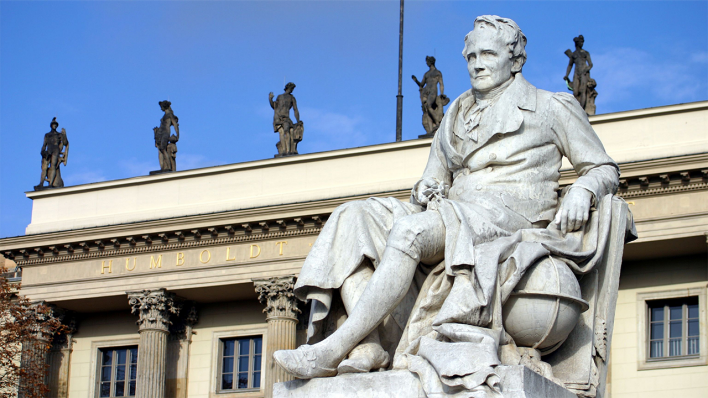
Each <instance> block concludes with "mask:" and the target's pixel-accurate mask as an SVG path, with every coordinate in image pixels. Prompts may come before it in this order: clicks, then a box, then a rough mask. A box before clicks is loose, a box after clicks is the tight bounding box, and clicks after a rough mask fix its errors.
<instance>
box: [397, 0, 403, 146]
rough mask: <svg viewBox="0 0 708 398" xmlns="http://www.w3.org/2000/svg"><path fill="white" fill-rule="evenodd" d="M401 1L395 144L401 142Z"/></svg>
mask: <svg viewBox="0 0 708 398" xmlns="http://www.w3.org/2000/svg"><path fill="white" fill-rule="evenodd" d="M402 85H403V0H401V21H400V25H399V30H398V95H397V96H396V99H397V104H396V142H400V141H402V140H403V133H402V130H403V126H402V125H403V94H402V93H401V88H402Z"/></svg>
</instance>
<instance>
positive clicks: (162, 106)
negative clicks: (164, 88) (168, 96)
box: [159, 101, 172, 111]
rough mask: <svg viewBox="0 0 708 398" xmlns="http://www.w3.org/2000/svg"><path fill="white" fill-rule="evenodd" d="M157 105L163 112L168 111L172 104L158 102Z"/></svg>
mask: <svg viewBox="0 0 708 398" xmlns="http://www.w3.org/2000/svg"><path fill="white" fill-rule="evenodd" d="M159 104H160V109H162V110H163V111H166V110H168V109H170V107H171V106H172V103H171V102H170V101H160V102H159Z"/></svg>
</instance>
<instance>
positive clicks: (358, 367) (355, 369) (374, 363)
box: [337, 344, 390, 374]
mask: <svg viewBox="0 0 708 398" xmlns="http://www.w3.org/2000/svg"><path fill="white" fill-rule="evenodd" d="M389 363H390V356H389V355H388V352H386V351H384V349H383V348H381V346H380V345H378V344H376V345H373V344H371V345H369V344H367V345H360V346H357V347H356V348H354V349H353V350H352V352H351V353H350V354H349V358H348V359H346V360H344V361H342V363H340V364H339V366H337V373H339V374H344V373H366V372H370V371H372V370H380V369H386V368H388V365H389Z"/></svg>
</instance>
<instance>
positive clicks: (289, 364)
mask: <svg viewBox="0 0 708 398" xmlns="http://www.w3.org/2000/svg"><path fill="white" fill-rule="evenodd" d="M273 359H275V362H276V363H277V364H278V365H280V367H281V368H283V369H285V371H286V372H288V373H290V374H291V375H293V376H295V377H297V378H298V379H313V378H315V377H330V376H336V375H337V369H332V368H326V367H323V366H320V365H319V364H318V363H317V362H318V360H317V354H316V353H315V350H314V349H313V348H312V346H311V345H302V346H300V347H298V348H297V349H295V350H280V351H276V352H274V353H273ZM321 360H322V358H320V361H321Z"/></svg>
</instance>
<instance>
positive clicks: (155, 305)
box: [128, 289, 182, 332]
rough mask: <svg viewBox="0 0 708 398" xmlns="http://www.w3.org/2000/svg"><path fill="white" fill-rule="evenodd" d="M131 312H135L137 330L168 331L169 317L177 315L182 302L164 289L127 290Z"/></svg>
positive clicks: (170, 323)
mask: <svg viewBox="0 0 708 398" xmlns="http://www.w3.org/2000/svg"><path fill="white" fill-rule="evenodd" d="M128 298H129V304H130V309H131V313H133V314H137V315H138V317H139V319H138V321H137V322H136V324H137V325H138V331H140V332H142V331H145V330H160V331H163V332H169V327H170V325H172V321H171V320H170V317H171V316H172V315H175V316H178V315H179V312H180V310H181V309H182V303H181V302H180V301H179V300H178V299H177V298H176V297H175V295H174V294H172V293H169V292H167V291H166V290H165V289H156V290H143V291H139V292H128Z"/></svg>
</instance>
